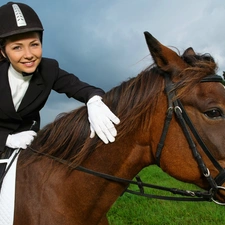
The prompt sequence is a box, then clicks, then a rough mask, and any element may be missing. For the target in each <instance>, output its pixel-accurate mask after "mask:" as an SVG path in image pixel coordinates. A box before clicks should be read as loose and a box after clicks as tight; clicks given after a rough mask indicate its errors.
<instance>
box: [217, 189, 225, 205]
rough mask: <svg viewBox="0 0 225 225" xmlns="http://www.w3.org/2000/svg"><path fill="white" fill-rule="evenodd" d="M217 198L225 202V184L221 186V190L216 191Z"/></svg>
mask: <svg viewBox="0 0 225 225" xmlns="http://www.w3.org/2000/svg"><path fill="white" fill-rule="evenodd" d="M215 200H216V201H218V202H221V203H225V185H224V186H222V187H219V190H218V192H217V193H216V198H215Z"/></svg>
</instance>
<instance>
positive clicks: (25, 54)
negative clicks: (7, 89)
mask: <svg viewBox="0 0 225 225" xmlns="http://www.w3.org/2000/svg"><path fill="white" fill-rule="evenodd" d="M2 54H3V55H4V56H5V57H8V59H9V61H10V62H11V64H12V66H13V67H14V69H15V70H16V71H18V72H19V73H22V72H25V73H33V72H34V71H35V70H36V68H37V67H38V65H39V63H40V61H41V58H42V44H41V41H40V36H39V34H38V33H37V32H30V33H24V34H18V35H14V36H11V37H9V38H7V41H6V44H5V54H4V52H2Z"/></svg>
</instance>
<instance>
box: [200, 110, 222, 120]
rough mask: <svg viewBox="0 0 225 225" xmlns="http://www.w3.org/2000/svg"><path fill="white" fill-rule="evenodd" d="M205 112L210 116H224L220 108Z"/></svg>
mask: <svg viewBox="0 0 225 225" xmlns="http://www.w3.org/2000/svg"><path fill="white" fill-rule="evenodd" d="M204 114H205V115H206V116H208V117H209V118H217V117H222V116H223V114H222V113H221V111H220V110H219V109H212V110H209V111H206V112H205V113H204Z"/></svg>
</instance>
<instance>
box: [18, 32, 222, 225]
mask: <svg viewBox="0 0 225 225" xmlns="http://www.w3.org/2000/svg"><path fill="white" fill-rule="evenodd" d="M145 37H146V41H147V44H148V47H149V50H150V53H151V55H152V57H153V60H154V62H155V63H154V64H153V65H151V66H150V67H149V68H147V69H146V70H144V71H142V72H141V73H140V74H139V75H138V76H137V77H134V78H131V79H130V80H128V81H125V82H123V83H122V84H121V85H119V86H118V87H115V88H113V89H112V90H111V91H109V92H108V93H106V94H105V96H104V99H103V100H104V102H105V103H106V104H107V105H108V106H109V107H110V108H111V110H112V111H113V112H114V113H115V114H116V115H117V116H118V117H119V118H120V120H121V123H120V124H119V125H118V126H117V131H118V136H117V137H116V141H115V142H114V143H110V144H108V145H105V144H104V143H103V142H101V141H100V140H99V139H98V138H97V137H95V138H94V139H90V138H89V132H90V131H89V123H88V119H87V109H86V107H85V106H84V107H81V108H79V109H76V110H74V111H72V112H69V113H66V114H63V115H61V116H60V117H59V118H57V119H56V120H55V121H54V122H52V123H50V124H49V125H47V126H46V127H44V128H43V129H42V130H41V131H40V132H39V133H38V136H37V137H36V139H35V140H34V142H33V143H32V145H31V146H30V148H28V149H27V150H24V151H22V152H21V154H20V156H19V160H18V171H17V186H16V200H15V215H14V225H50V224H52V225H62V224H63V225H75V224H76V225H87V224H88V225H89V224H90V225H95V224H100V225H106V224H108V221H107V218H106V213H107V212H108V210H109V209H110V207H111V206H112V204H113V203H114V202H115V201H116V199H117V198H118V197H119V196H120V195H121V193H123V192H124V190H125V189H126V187H127V183H123V182H122V183H121V182H115V181H111V180H110V179H104V178H101V177H98V176H95V175H92V174H89V173H86V172H82V171H79V170H77V169H76V167H77V166H82V167H85V168H89V169H91V170H94V171H98V172H102V173H105V174H109V175H113V176H116V177H120V178H125V179H133V178H134V177H135V175H136V174H137V173H138V172H139V171H141V170H142V168H144V167H146V166H149V165H153V164H156V162H157V161H158V164H160V167H161V168H162V169H163V170H164V171H165V172H166V173H168V174H170V175H171V176H173V177H174V178H176V179H178V180H181V181H185V182H190V183H194V184H196V185H198V186H200V187H202V188H204V189H206V190H209V189H211V188H212V186H214V188H213V190H216V192H215V196H214V197H215V198H216V197H217V198H218V199H219V201H220V202H224V201H225V194H224V192H223V187H222V186H223V182H224V176H223V175H224V171H223V167H224V166H225V151H224V146H225V89H224V86H223V85H222V84H221V82H218V79H217V78H218V76H211V77H213V79H211V78H210V75H215V72H216V69H217V65H216V63H215V62H214V60H213V58H212V57H211V56H210V55H209V54H203V55H200V54H196V53H195V52H194V50H193V49H192V48H189V49H187V50H186V51H185V52H184V53H183V55H181V56H180V55H179V54H177V53H176V52H175V51H173V50H172V49H170V48H167V47H166V46H164V45H162V44H161V43H160V42H158V41H157V40H156V39H155V38H154V37H153V36H152V35H151V34H149V33H148V32H145ZM214 77H215V78H216V79H214ZM219 80H220V79H219ZM203 81H204V82H203ZM165 87H166V91H165ZM167 95H168V96H167ZM170 95H171V97H170ZM168 104H169V106H168ZM182 106H183V108H182ZM171 109H174V111H175V112H174V111H173V110H172V111H171ZM183 111H185V112H186V114H187V115H188V118H189V119H190V120H191V121H192V125H193V127H194V128H195V129H196V133H198V134H199V137H198V136H197V137H196V135H195V132H191V130H192V128H191V126H188V127H187V125H186V124H187V123H188V122H184V123H183V122H182V121H183V120H182V118H181V120H180V116H181V117H182V113H183ZM168 112H170V113H168ZM179 112H180V113H179ZM187 115H186V116H187ZM169 116H171V118H170V119H166V120H165V118H166V117H169ZM168 120H170V121H169V124H167V122H166V121H168ZM185 121H186V120H185ZM162 134H163V135H162ZM199 138H200V139H201V140H200V141H199V140H198V139H199ZM159 143H160V144H159ZM204 146H205V147H207V148H208V149H209V151H210V152H206V153H205V151H203V150H204ZM196 149H197V150H196ZM36 151H38V152H39V154H37V153H35V152H36ZM156 155H157V156H156ZM209 155H210V156H211V157H213V158H212V159H211V157H209ZM214 161H215V162H214ZM218 162H219V163H220V164H217V163H218ZM220 165H221V168H222V172H221V174H220V176H219V178H218V174H219V171H218V170H219V169H218V167H220ZM209 172H210V173H209ZM208 177H210V178H212V179H208ZM216 177H217V178H218V179H217V178H216ZM214 178H215V179H216V181H217V180H219V181H218V184H216V183H215V181H214V180H213V179H214ZM215 186H216V187H215ZM218 186H220V187H218Z"/></svg>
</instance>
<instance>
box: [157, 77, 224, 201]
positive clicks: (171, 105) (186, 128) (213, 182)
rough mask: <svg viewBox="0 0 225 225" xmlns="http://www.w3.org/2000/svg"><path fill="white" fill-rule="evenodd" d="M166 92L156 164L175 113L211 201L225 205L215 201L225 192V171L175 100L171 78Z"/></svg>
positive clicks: (213, 79) (203, 80) (215, 79)
mask: <svg viewBox="0 0 225 225" xmlns="http://www.w3.org/2000/svg"><path fill="white" fill-rule="evenodd" d="M222 81H223V79H222V77H220V76H218V75H210V76H207V77H205V78H203V79H202V80H201V82H222ZM165 83H166V85H165V92H166V95H167V101H168V109H167V115H166V119H165V122H164V127H163V132H162V135H161V138H160V141H159V144H158V146H157V151H156V162H157V164H158V166H160V157H161V153H162V150H163V146H164V142H165V139H166V135H167V132H168V129H169V125H170V122H171V120H172V116H173V113H175V116H176V118H177V120H178V121H179V124H180V126H181V128H182V130H183V133H184V135H185V137H186V139H187V141H188V144H189V147H190V149H191V150H192V153H193V156H194V158H195V159H196V161H197V163H198V166H199V168H200V170H201V172H202V174H203V175H204V177H205V178H206V179H207V181H208V183H209V185H210V187H211V189H210V192H211V194H212V197H211V200H213V201H214V202H215V203H217V204H221V205H225V203H220V202H218V201H216V200H214V196H215V194H216V193H217V192H218V190H219V189H222V190H225V188H224V187H222V186H221V185H222V184H223V183H224V182H225V169H224V168H223V167H222V166H221V165H220V164H219V163H218V161H217V160H216V159H215V158H214V157H213V155H212V154H211V152H210V151H209V149H208V148H207V146H206V145H205V144H204V142H203V141H202V139H201V137H200V135H199V134H198V132H197V130H196V129H195V127H194V125H193V124H192V122H191V120H190V118H189V117H188V115H187V112H186V110H185V109H184V107H183V104H182V103H181V101H180V100H179V99H175V100H173V99H174V97H175V95H176V93H175V90H174V89H173V83H172V81H171V79H170V78H169V77H166V78H165ZM190 131H191V133H192V134H193V136H194V137H195V139H196V141H197V142H198V144H199V145H200V146H201V148H202V150H203V151H204V153H205V154H206V155H207V157H208V158H209V159H210V160H211V162H212V163H213V165H214V166H215V168H216V169H217V170H218V171H219V174H218V175H217V176H216V177H215V179H213V178H212V176H211V174H210V171H209V169H208V168H207V167H206V165H205V163H204V161H203V160H202V157H201V155H200V154H199V152H198V150H197V148H196V145H195V143H194V141H193V139H192V137H191V134H190Z"/></svg>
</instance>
